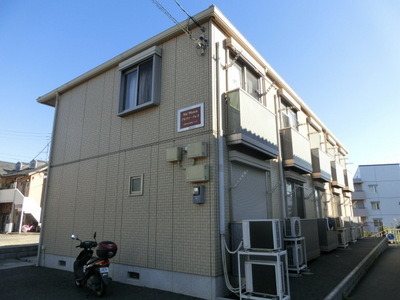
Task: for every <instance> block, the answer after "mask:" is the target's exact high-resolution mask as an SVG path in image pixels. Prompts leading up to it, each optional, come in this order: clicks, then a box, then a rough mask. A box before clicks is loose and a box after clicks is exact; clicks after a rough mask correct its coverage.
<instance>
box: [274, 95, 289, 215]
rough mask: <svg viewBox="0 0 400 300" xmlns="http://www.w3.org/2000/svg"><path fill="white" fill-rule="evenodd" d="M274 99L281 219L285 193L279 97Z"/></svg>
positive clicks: (284, 208) (284, 204) (284, 206)
mask: <svg viewBox="0 0 400 300" xmlns="http://www.w3.org/2000/svg"><path fill="white" fill-rule="evenodd" d="M274 99H275V120H276V132H277V133H276V134H277V143H278V165H279V179H280V181H281V184H280V188H281V201H282V202H281V205H282V207H281V209H282V218H286V216H287V212H286V193H285V190H286V189H285V186H286V181H285V176H284V170H283V162H282V143H281V122H280V113H281V112H280V110H279V107H280V105H279V97H278V96H276V95H275V96H274Z"/></svg>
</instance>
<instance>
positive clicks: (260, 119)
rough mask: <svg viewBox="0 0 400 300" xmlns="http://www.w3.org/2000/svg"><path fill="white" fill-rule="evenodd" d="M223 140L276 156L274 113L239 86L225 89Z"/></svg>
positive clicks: (243, 148)
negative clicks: (225, 104)
mask: <svg viewBox="0 0 400 300" xmlns="http://www.w3.org/2000/svg"><path fill="white" fill-rule="evenodd" d="M227 99H228V105H227V109H228V113H227V118H228V120H227V123H228V130H227V136H226V141H227V144H228V145H229V146H232V147H235V148H236V149H237V150H239V151H243V152H247V151H249V150H250V151H251V150H255V151H257V152H259V153H262V154H264V155H265V156H267V157H268V158H275V157H277V156H278V143H277V136H276V121H275V114H273V113H272V112H271V111H269V110H268V109H267V108H266V107H265V106H263V105H262V104H261V103H260V102H258V101H257V100H256V99H254V98H253V97H252V96H250V95H249V94H247V93H246V92H245V91H243V90H241V89H236V90H233V91H230V92H228V93H227Z"/></svg>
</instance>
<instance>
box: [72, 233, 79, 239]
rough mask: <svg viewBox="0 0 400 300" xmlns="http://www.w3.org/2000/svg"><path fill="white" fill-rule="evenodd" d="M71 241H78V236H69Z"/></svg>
mask: <svg viewBox="0 0 400 300" xmlns="http://www.w3.org/2000/svg"><path fill="white" fill-rule="evenodd" d="M71 239H73V240H79V239H78V236H77V235H75V234H73V235H71Z"/></svg>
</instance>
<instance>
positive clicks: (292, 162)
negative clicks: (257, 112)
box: [281, 127, 313, 174]
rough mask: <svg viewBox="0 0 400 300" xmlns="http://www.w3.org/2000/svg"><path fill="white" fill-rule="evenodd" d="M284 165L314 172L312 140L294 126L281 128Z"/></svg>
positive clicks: (304, 171) (306, 171) (305, 171)
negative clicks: (311, 149)
mask: <svg viewBox="0 0 400 300" xmlns="http://www.w3.org/2000/svg"><path fill="white" fill-rule="evenodd" d="M281 138H282V149H283V153H282V154H283V165H284V166H285V167H288V168H295V169H297V170H298V171H301V172H303V173H310V174H311V173H312V171H313V169H312V164H311V151H310V141H309V140H308V139H307V138H306V137H304V136H303V135H301V134H300V133H298V132H297V131H296V130H294V129H293V128H291V127H290V128H284V129H282V130H281Z"/></svg>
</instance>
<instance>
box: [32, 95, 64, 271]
mask: <svg viewBox="0 0 400 300" xmlns="http://www.w3.org/2000/svg"><path fill="white" fill-rule="evenodd" d="M59 100H60V94H59V93H57V95H56V103H55V112H54V119H53V130H52V133H51V147H50V155H49V162H48V164H47V180H46V187H45V190H44V197H43V207H42V215H41V224H42V225H41V229H40V237H39V248H38V254H37V263H36V266H37V267H39V266H40V259H41V256H42V251H44V250H45V246H44V245H43V229H44V226H43V224H44V221H45V214H46V202H47V195H48V189H49V182H50V180H49V179H50V176H49V175H50V172H51V170H50V166H51V162H52V160H53V149H54V148H53V145H54V144H53V143H54V135H55V129H56V121H57V116H58V102H59Z"/></svg>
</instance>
